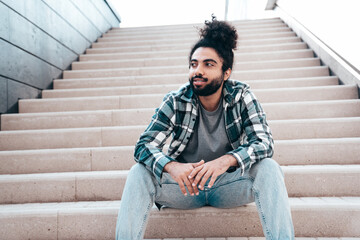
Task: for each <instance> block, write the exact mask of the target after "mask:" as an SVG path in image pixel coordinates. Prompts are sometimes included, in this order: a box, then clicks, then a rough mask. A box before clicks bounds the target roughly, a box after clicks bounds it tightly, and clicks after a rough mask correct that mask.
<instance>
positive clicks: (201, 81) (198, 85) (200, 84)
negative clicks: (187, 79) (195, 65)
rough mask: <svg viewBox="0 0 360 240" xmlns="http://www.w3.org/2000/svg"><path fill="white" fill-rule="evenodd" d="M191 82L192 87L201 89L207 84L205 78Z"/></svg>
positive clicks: (194, 79)
mask: <svg viewBox="0 0 360 240" xmlns="http://www.w3.org/2000/svg"><path fill="white" fill-rule="evenodd" d="M192 82H193V85H194V86H196V87H201V86H203V85H205V83H206V82H207V79H206V78H192Z"/></svg>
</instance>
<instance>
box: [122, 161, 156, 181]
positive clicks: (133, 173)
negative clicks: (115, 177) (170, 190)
mask: <svg viewBox="0 0 360 240" xmlns="http://www.w3.org/2000/svg"><path fill="white" fill-rule="evenodd" d="M127 178H136V179H146V180H148V179H149V178H152V173H151V172H150V171H149V170H148V169H147V168H146V167H145V165H144V164H141V163H136V164H135V165H133V166H132V167H131V168H130V171H129V173H128V176H127Z"/></svg>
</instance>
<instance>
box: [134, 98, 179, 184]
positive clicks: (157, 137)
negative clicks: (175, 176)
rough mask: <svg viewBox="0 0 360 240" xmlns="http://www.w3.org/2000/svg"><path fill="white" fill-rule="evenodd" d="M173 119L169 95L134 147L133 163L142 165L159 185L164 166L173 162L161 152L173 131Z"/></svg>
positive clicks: (171, 100)
mask: <svg viewBox="0 0 360 240" xmlns="http://www.w3.org/2000/svg"><path fill="white" fill-rule="evenodd" d="M173 118H174V100H173V97H172V95H171V94H167V95H166V96H165V97H164V100H163V102H162V104H161V106H160V107H159V108H157V109H156V111H155V114H154V115H153V117H152V120H151V122H150V124H149V126H148V127H147V128H146V130H145V131H144V132H143V133H142V134H141V135H140V138H139V140H138V141H137V143H136V145H135V151H134V158H135V161H136V162H138V163H142V164H144V165H145V166H146V168H147V169H148V170H149V171H151V172H152V173H153V174H154V176H155V178H156V180H157V181H158V182H159V184H160V180H161V176H162V172H163V169H164V167H165V165H166V164H167V163H169V162H170V161H174V159H172V158H170V157H169V156H167V155H165V154H164V153H163V152H162V149H163V147H164V145H165V142H166V139H167V138H168V137H169V136H170V135H171V133H172V130H173V126H174V123H173V121H172V120H173Z"/></svg>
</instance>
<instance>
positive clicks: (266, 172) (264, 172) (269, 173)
mask: <svg viewBox="0 0 360 240" xmlns="http://www.w3.org/2000/svg"><path fill="white" fill-rule="evenodd" d="M253 167H254V170H255V174H256V176H257V177H261V178H265V179H269V178H270V179H276V178H281V179H283V177H284V175H283V172H282V170H281V167H280V165H279V164H278V163H277V162H276V161H275V160H273V159H271V158H265V159H263V160H261V161H260V162H258V163H257V164H255V165H254V166H253Z"/></svg>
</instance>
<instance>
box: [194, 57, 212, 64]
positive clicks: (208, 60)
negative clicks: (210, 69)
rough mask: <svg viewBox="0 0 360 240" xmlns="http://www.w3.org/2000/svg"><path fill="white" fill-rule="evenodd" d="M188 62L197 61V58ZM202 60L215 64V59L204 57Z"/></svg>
mask: <svg viewBox="0 0 360 240" xmlns="http://www.w3.org/2000/svg"><path fill="white" fill-rule="evenodd" d="M190 62H198V60H197V59H191V60H190ZM203 62H213V63H216V64H217V61H215V60H214V59H212V58H209V59H205V60H204V61H203Z"/></svg>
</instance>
